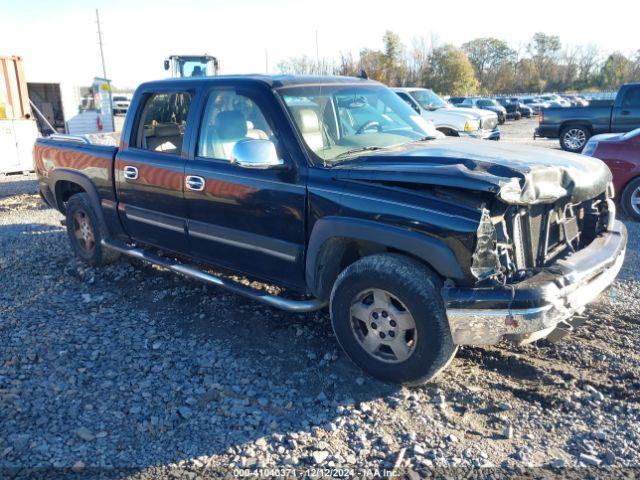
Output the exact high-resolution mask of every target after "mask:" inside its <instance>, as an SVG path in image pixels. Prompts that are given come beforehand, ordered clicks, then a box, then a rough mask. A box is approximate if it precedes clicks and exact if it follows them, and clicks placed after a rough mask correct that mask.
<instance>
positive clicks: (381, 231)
mask: <svg viewBox="0 0 640 480" xmlns="http://www.w3.org/2000/svg"><path fill="white" fill-rule="evenodd" d="M383 252H394V253H400V254H404V255H407V256H409V257H412V258H414V259H416V260H418V261H420V262H422V263H424V264H426V265H427V266H428V267H430V268H431V269H432V270H434V271H435V272H436V273H437V274H439V275H440V276H442V277H443V278H457V279H462V278H465V277H464V273H463V272H462V269H461V268H460V265H459V262H458V259H457V258H456V256H455V254H454V253H453V251H452V250H451V249H450V248H449V247H448V246H447V245H446V244H445V243H444V242H443V241H441V240H439V239H437V238H433V237H429V236H426V235H423V234H419V233H416V232H412V231H409V230H406V229H403V228H400V227H394V226H391V225H386V224H380V223H377V222H373V221H371V220H363V219H352V218H345V217H327V218H323V219H320V220H318V221H317V222H316V224H315V225H314V227H313V231H312V232H311V236H310V239H309V244H308V248H307V255H306V265H305V276H306V283H307V287H308V288H309V290H310V291H311V292H312V293H313V294H314V295H315V296H316V297H318V298H328V296H329V294H330V293H331V288H332V286H333V283H334V282H335V280H336V278H337V277H338V275H339V274H340V272H341V271H342V270H343V269H344V268H346V267H347V266H349V265H350V264H351V263H353V262H355V261H356V260H358V259H360V258H363V257H365V256H368V255H372V254H375V253H383Z"/></svg>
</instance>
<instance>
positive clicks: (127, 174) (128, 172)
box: [124, 165, 138, 180]
mask: <svg viewBox="0 0 640 480" xmlns="http://www.w3.org/2000/svg"><path fill="white" fill-rule="evenodd" d="M124 178H126V179H127V180H136V179H137V178H138V169H137V168H136V167H132V166H130V165H126V166H125V167H124Z"/></svg>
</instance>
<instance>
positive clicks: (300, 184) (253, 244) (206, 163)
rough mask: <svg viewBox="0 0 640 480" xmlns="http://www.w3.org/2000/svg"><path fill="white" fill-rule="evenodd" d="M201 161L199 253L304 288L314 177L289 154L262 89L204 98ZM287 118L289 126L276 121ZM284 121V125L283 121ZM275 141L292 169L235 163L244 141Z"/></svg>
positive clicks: (193, 211)
mask: <svg viewBox="0 0 640 480" xmlns="http://www.w3.org/2000/svg"><path fill="white" fill-rule="evenodd" d="M202 110H203V111H202V123H201V126H200V131H199V136H198V138H197V139H195V140H194V150H195V155H194V157H193V158H192V159H190V160H188V161H187V165H186V168H185V173H186V177H185V185H186V189H185V201H186V205H187V215H188V230H189V242H190V248H191V253H192V254H193V255H194V256H197V257H199V258H202V259H206V260H208V261H209V262H211V263H213V264H216V265H220V266H223V267H228V268H230V269H233V270H237V271H241V272H246V273H249V274H251V275H253V276H258V277H261V278H264V279H267V280H273V281H276V282H278V283H281V284H284V285H290V286H293V287H300V286H303V285H304V267H303V252H304V243H305V205H306V185H305V182H304V177H303V175H304V174H306V171H301V169H300V168H299V167H298V166H296V165H295V164H294V162H293V160H292V158H291V157H290V154H289V153H288V152H289V151H290V149H288V148H286V147H284V140H283V139H284V137H285V134H284V133H283V131H282V130H283V129H280V131H278V128H277V126H278V125H281V126H282V123H283V122H284V115H283V113H282V110H281V109H279V108H278V106H277V104H276V103H275V98H273V96H270V95H269V93H267V92H263V91H262V90H260V91H258V89H257V87H241V88H240V87H237V88H236V87H233V86H228V87H222V86H214V87H213V88H212V89H210V90H209V91H208V92H207V96H206V98H203V108H202ZM274 115H279V116H280V117H282V118H281V120H282V121H275V120H274ZM280 117H278V118H280ZM248 139H254V140H255V139H257V140H263V141H271V142H273V144H275V146H276V150H277V155H278V157H279V158H281V159H282V160H283V161H284V165H281V166H279V167H274V168H265V169H255V168H246V166H245V167H243V166H241V165H239V164H238V163H235V162H233V161H232V159H233V151H234V146H235V145H236V143H237V142H239V141H246V140H248Z"/></svg>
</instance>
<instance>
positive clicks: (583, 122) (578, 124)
mask: <svg viewBox="0 0 640 480" xmlns="http://www.w3.org/2000/svg"><path fill="white" fill-rule="evenodd" d="M568 127H584V128H586V129H587V130H588V131H589V134H593V125H591V124H590V123H589V122H588V121H586V120H566V121H564V122H562V123H561V124H560V135H562V132H563V130H564V129H565V128H568Z"/></svg>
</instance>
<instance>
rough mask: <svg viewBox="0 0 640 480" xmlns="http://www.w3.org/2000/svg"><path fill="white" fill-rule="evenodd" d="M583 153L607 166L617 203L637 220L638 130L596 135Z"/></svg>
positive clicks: (639, 194) (639, 209)
mask: <svg viewBox="0 0 640 480" xmlns="http://www.w3.org/2000/svg"><path fill="white" fill-rule="evenodd" d="M582 153H583V155H588V156H590V157H596V158H599V159H600V160H602V161H603V162H604V163H606V164H607V166H608V167H609V169H610V170H611V173H612V174H613V186H614V189H615V193H616V197H617V200H618V201H619V202H620V205H621V206H622V208H623V209H624V211H625V213H626V214H627V215H629V216H630V217H631V218H633V219H634V220H636V221H640V128H637V129H635V130H632V131H630V132H627V133H602V134H600V135H595V136H593V137H591V138H590V139H589V141H588V142H587V144H586V145H585V147H584V150H583V151H582Z"/></svg>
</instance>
